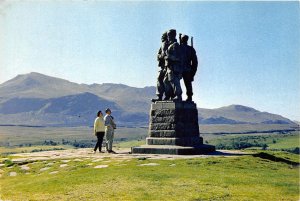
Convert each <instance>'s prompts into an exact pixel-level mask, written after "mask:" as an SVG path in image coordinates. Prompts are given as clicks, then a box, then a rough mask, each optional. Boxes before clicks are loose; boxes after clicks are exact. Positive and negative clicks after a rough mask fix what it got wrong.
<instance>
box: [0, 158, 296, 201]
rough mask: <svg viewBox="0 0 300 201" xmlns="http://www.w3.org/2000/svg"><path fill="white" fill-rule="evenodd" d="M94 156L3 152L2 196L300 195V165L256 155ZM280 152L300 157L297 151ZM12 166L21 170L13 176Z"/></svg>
mask: <svg viewBox="0 0 300 201" xmlns="http://www.w3.org/2000/svg"><path fill="white" fill-rule="evenodd" d="M93 156H95V155H92V156H91V157H87V158H78V157H76V158H68V159H67V160H66V159H65V160H62V159H53V160H51V159H49V160H46V159H45V158H44V159H43V160H38V161H36V162H30V163H28V164H26V165H24V164H23V165H21V164H17V163H13V162H11V160H12V159H13V157H9V158H10V159H4V158H2V162H4V161H5V162H4V164H5V167H4V168H2V171H3V172H2V178H1V181H0V185H1V192H0V195H1V199H3V200H298V199H299V167H296V166H292V165H291V164H288V163H284V162H274V161H271V160H268V159H262V158H260V157H253V156H252V155H245V156H230V157H225V156H216V157H200V158H186V159H175V160H174V159H170V158H162V159H146V158H143V157H141V158H132V157H127V158H126V157H125V158H124V157H123V158H116V157H110V156H108V155H106V156H103V157H101V158H99V155H98V156H96V157H98V158H96V159H95V158H93ZM280 157H285V158H288V159H289V161H291V162H292V161H294V162H299V160H298V158H296V157H295V156H294V155H292V154H288V153H284V154H283V153H280ZM24 167H28V168H24ZM97 167H98V168H97ZM12 172H14V173H15V174H16V176H10V174H12Z"/></svg>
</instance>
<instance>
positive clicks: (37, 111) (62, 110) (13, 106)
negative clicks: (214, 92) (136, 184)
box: [0, 73, 295, 126]
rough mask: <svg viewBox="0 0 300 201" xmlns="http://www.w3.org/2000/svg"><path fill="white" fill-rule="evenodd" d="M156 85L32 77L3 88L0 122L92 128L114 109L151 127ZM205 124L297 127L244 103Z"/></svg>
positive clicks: (204, 117)
mask: <svg viewBox="0 0 300 201" xmlns="http://www.w3.org/2000/svg"><path fill="white" fill-rule="evenodd" d="M154 96H155V87H153V86H150V87H144V88H136V87H130V86H126V85H123V84H110V83H105V84H91V85H87V84H77V83H74V82H70V81H67V80H64V79H60V78H55V77H50V76H47V75H43V74H40V73H29V74H24V75H18V76H17V77H15V78H13V79H11V80H9V81H7V82H5V83H3V84H1V85H0V122H1V123H0V124H2V125H3V124H22V125H56V126H79V125H91V124H92V122H93V119H94V118H95V114H96V112H97V111H98V110H105V108H107V107H110V108H111V109H112V110H113V115H114V116H115V117H116V119H117V121H118V124H119V125H129V126H145V125H147V124H148V116H149V115H148V112H149V109H150V104H151V102H150V99H151V98H152V97H154ZM199 123H201V124H295V123H294V122H292V121H290V120H289V119H287V118H284V117H282V116H280V115H275V114H271V113H267V112H260V111H258V110H255V109H253V108H250V107H246V106H242V105H230V106H227V107H221V108H217V109H202V108H199Z"/></svg>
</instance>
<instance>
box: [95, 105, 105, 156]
mask: <svg viewBox="0 0 300 201" xmlns="http://www.w3.org/2000/svg"><path fill="white" fill-rule="evenodd" d="M104 132H105V126H104V120H103V114H102V112H101V111H98V112H97V118H96V119H95V122H94V134H95V136H97V139H98V141H97V143H96V146H95V148H94V153H96V151H97V149H98V148H99V152H100V153H104V152H102V151H101V149H102V143H103V137H104Z"/></svg>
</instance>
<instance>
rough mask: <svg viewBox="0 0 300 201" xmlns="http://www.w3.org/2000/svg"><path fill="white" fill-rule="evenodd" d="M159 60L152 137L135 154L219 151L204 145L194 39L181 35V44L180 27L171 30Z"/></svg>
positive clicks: (150, 134)
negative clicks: (184, 93)
mask: <svg viewBox="0 0 300 201" xmlns="http://www.w3.org/2000/svg"><path fill="white" fill-rule="evenodd" d="M157 59H158V67H159V71H158V78H157V90H156V95H157V98H156V99H152V102H153V103H152V104H151V109H150V122H149V137H147V138H146V145H142V146H140V147H132V148H131V149H132V150H131V151H132V153H133V154H135V153H139V154H179V155H188V154H204V153H209V152H213V151H215V147H214V146H212V145H205V144H203V138H202V137H200V132H199V124H198V110H197V106H196V104H195V103H194V102H193V101H192V96H193V89H192V81H193V80H194V76H195V74H196V71H197V66H198V61H197V55H196V51H195V49H194V48H193V42H192V38H191V46H189V45H188V36H186V35H183V36H182V35H181V34H179V43H178V42H177V39H176V30H174V29H171V30H169V31H168V32H166V33H164V34H163V35H162V45H161V47H160V48H159V51H158V54H157ZM182 78H183V79H184V83H185V86H186V89H187V90H186V91H187V100H186V101H182V90H181V86H180V80H181V79H182ZM163 95H165V97H164V98H163Z"/></svg>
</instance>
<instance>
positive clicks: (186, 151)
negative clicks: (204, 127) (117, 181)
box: [131, 144, 216, 155]
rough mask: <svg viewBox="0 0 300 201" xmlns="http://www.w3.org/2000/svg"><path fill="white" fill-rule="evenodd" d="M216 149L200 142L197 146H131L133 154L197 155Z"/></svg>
mask: <svg viewBox="0 0 300 201" xmlns="http://www.w3.org/2000/svg"><path fill="white" fill-rule="evenodd" d="M215 150H216V149H215V147H214V146H212V145H206V144H202V145H199V146H197V147H187V146H170V145H142V146H140V147H132V148H131V152H132V153H133V154H173V155H198V154H207V153H210V152H214V151H215Z"/></svg>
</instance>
